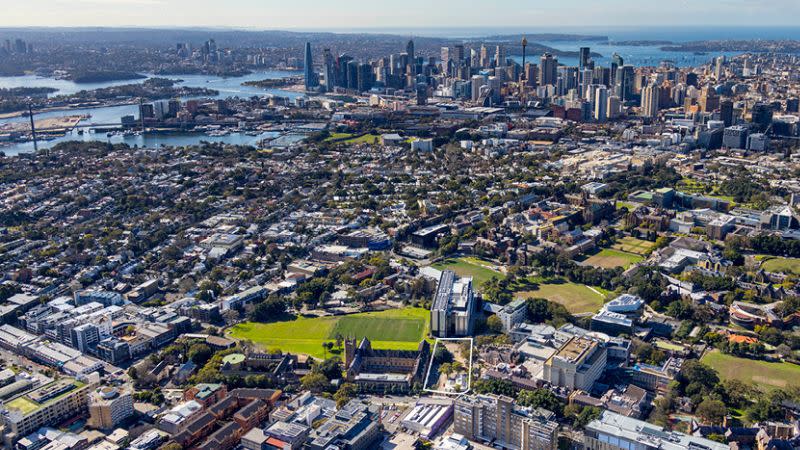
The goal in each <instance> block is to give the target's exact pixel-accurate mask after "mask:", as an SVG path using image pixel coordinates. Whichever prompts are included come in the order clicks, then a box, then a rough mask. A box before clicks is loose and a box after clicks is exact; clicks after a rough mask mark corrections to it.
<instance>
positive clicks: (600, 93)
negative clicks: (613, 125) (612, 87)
mask: <svg viewBox="0 0 800 450" xmlns="http://www.w3.org/2000/svg"><path fill="white" fill-rule="evenodd" d="M607 119H608V89H607V88H606V87H605V86H603V85H600V86H597V87H596V88H595V91H594V120H596V121H598V122H605V121H606V120H607Z"/></svg>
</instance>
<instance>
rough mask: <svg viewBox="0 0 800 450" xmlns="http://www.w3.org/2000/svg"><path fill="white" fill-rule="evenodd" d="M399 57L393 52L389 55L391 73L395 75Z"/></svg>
mask: <svg viewBox="0 0 800 450" xmlns="http://www.w3.org/2000/svg"><path fill="white" fill-rule="evenodd" d="M398 60H399V58H398V56H397V55H396V54H394V53H392V54H391V55H389V75H395V74H396V73H397V64H398V63H397V62H398Z"/></svg>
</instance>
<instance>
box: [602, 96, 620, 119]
mask: <svg viewBox="0 0 800 450" xmlns="http://www.w3.org/2000/svg"><path fill="white" fill-rule="evenodd" d="M621 106H622V105H621V103H620V101H619V97H617V96H616V95H612V96H610V97H608V105H606V113H607V114H608V118H609V119H616V118H617V117H619V114H620V108H621Z"/></svg>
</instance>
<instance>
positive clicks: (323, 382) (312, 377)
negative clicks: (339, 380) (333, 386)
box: [300, 372, 330, 392]
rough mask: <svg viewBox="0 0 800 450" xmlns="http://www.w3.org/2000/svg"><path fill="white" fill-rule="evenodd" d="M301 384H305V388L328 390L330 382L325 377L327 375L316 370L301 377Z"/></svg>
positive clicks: (318, 390)
mask: <svg viewBox="0 0 800 450" xmlns="http://www.w3.org/2000/svg"><path fill="white" fill-rule="evenodd" d="M300 384H301V385H302V386H303V389H305V390H309V391H312V392H322V391H326V390H328V388H329V387H330V382H329V381H328V379H327V378H325V375H323V374H321V373H316V372H311V373H309V374H308V375H305V376H303V378H301V379H300Z"/></svg>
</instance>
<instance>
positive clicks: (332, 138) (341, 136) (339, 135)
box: [325, 133, 353, 142]
mask: <svg viewBox="0 0 800 450" xmlns="http://www.w3.org/2000/svg"><path fill="white" fill-rule="evenodd" d="M351 137H353V135H352V134H351V133H331V135H330V136H328V137H327V138H325V142H333V141H343V140H345V139H350V138H351Z"/></svg>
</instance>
